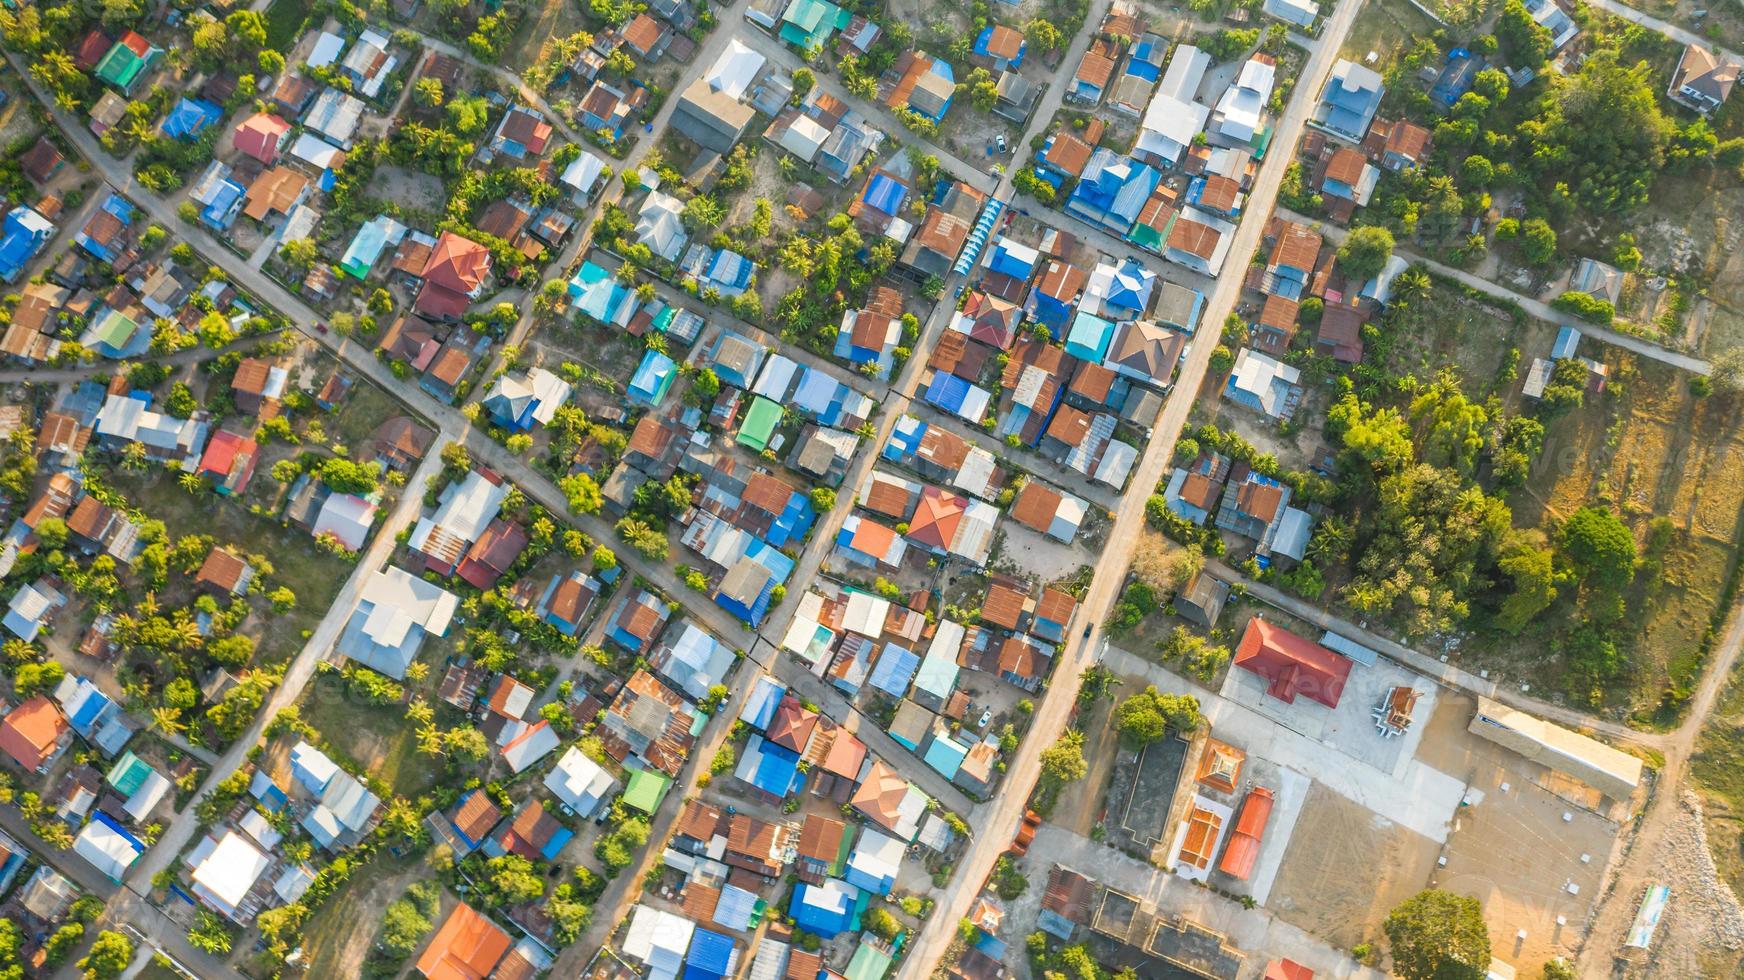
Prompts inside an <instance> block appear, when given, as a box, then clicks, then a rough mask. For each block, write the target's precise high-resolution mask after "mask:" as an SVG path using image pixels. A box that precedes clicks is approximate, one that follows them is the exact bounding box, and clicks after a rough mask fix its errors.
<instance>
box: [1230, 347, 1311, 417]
mask: <svg viewBox="0 0 1744 980" xmlns="http://www.w3.org/2000/svg"><path fill="white" fill-rule="evenodd" d="M1301 379H1302V372H1301V371H1299V370H1297V369H1296V368H1295V367H1294V366H1292V365H1289V364H1285V363H1283V362H1282V361H1279V360H1277V359H1275V358H1271V357H1268V356H1266V355H1265V354H1261V353H1260V352H1259V351H1256V350H1254V349H1252V348H1251V347H1243V348H1242V349H1241V353H1240V354H1237V355H1236V358H1235V369H1234V370H1233V371H1231V372H1230V375H1229V387H1230V389H1231V390H1233V391H1237V392H1240V393H1242V394H1244V395H1246V396H1248V397H1249V398H1251V399H1252V400H1254V401H1257V402H1258V403H1259V407H1260V410H1261V411H1263V412H1265V413H1266V414H1267V415H1270V416H1272V417H1273V418H1280V417H1282V416H1284V415H1286V414H1288V406H1287V404H1286V402H1287V395H1286V392H1287V389H1290V388H1294V387H1295V386H1296V385H1297V384H1299V383H1300V382H1301ZM1244 400H1245V399H1244Z"/></svg>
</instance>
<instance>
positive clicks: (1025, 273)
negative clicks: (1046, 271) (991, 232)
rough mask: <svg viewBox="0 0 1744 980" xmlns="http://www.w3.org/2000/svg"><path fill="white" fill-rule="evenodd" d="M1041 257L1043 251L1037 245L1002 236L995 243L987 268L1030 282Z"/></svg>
mask: <svg viewBox="0 0 1744 980" xmlns="http://www.w3.org/2000/svg"><path fill="white" fill-rule="evenodd" d="M1040 259H1041V252H1039V251H1038V250H1036V248H1035V247H1033V246H1030V245H1025V244H1023V243H1021V242H1014V241H1012V240H1011V239H1009V238H1005V237H1001V238H1000V239H999V241H997V242H994V243H993V252H992V253H991V254H990V255H988V257H987V270H988V271H989V272H997V273H999V274H1000V275H1004V276H1010V277H1011V278H1013V279H1016V280H1017V281H1018V282H1028V281H1029V277H1030V276H1031V275H1033V274H1034V273H1035V267H1036V262H1037V261H1039V260H1040Z"/></svg>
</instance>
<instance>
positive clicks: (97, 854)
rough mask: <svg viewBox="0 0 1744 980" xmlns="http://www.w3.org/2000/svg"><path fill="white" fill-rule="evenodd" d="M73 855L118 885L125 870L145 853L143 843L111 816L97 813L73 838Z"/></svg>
mask: <svg viewBox="0 0 1744 980" xmlns="http://www.w3.org/2000/svg"><path fill="white" fill-rule="evenodd" d="M73 853H74V854H77V855H78V856H79V857H82V858H84V859H85V861H86V862H88V863H89V864H90V865H91V866H92V867H93V868H96V869H97V870H98V871H100V872H102V874H103V876H104V877H105V878H108V879H109V880H110V881H113V882H115V883H116V884H120V883H121V879H122V877H123V876H125V875H126V874H127V869H128V868H130V867H132V866H133V862H135V861H137V860H139V856H140V855H141V854H144V853H145V842H144V841H142V840H140V839H139V838H137V837H135V836H133V834H132V833H131V832H129V831H128V829H127V828H126V827H123V826H122V825H121V824H120V823H118V822H117V821H116V820H115V819H114V818H113V817H111V816H109V815H108V814H107V813H104V812H103V811H101V810H98V811H97V813H96V814H95V815H94V816H92V818H91V821H90V822H89V823H87V824H85V826H84V827H82V828H80V830H79V834H78V836H77V837H75V838H73Z"/></svg>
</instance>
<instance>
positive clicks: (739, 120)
mask: <svg viewBox="0 0 1744 980" xmlns="http://www.w3.org/2000/svg"><path fill="white" fill-rule="evenodd" d="M735 43H736V42H735ZM722 57H726V55H723V56H722ZM756 116H757V110H756V109H753V108H752V107H751V106H749V105H746V104H745V103H743V102H740V101H739V100H738V99H737V98H734V97H733V96H731V95H728V94H727V92H726V91H724V90H722V89H717V88H715V87H713V86H711V85H710V84H709V82H708V79H706V78H698V79H696V80H695V81H693V82H691V83H690V85H688V86H686V88H685V90H684V91H683V92H682V93H680V94H679V96H678V102H677V104H676V105H675V106H674V108H673V111H672V119H671V123H672V127H673V129H675V130H676V131H677V132H679V133H680V134H682V135H683V136H684V137H685V138H686V139H689V140H690V141H691V142H693V143H695V144H697V145H698V146H701V147H703V148H704V149H706V150H712V151H714V152H716V153H727V152H728V151H730V150H732V148H733V146H734V145H735V144H737V143H738V142H739V140H740V139H742V138H743V137H744V135H745V130H746V128H747V127H749V126H750V125H751V120H752V119H755V118H756Z"/></svg>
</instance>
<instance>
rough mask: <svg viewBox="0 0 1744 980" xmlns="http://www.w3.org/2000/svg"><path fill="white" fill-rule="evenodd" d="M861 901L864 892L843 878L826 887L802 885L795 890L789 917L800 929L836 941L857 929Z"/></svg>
mask: <svg viewBox="0 0 1744 980" xmlns="http://www.w3.org/2000/svg"><path fill="white" fill-rule="evenodd" d="M861 901H863V899H862V896H861V895H860V890H859V889H858V888H855V887H854V886H853V885H850V884H848V883H847V882H845V881H842V880H841V879H839V878H826V879H824V881H823V883H822V884H812V883H810V882H807V881H801V882H800V883H799V884H797V885H795V886H794V889H793V898H792V900H791V901H790V902H789V903H788V906H787V914H788V915H789V916H790V917H791V918H792V919H793V923H794V925H795V926H796V927H798V928H800V929H804V930H805V931H806V932H809V933H811V934H812V935H814V936H818V937H820V938H823V939H826V940H828V939H834V938H835V937H836V936H839V935H841V934H842V933H844V932H847V931H849V930H850V929H852V928H853V922H854V917H855V913H856V910H857V908H858V906H859V904H860V903H861Z"/></svg>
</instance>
